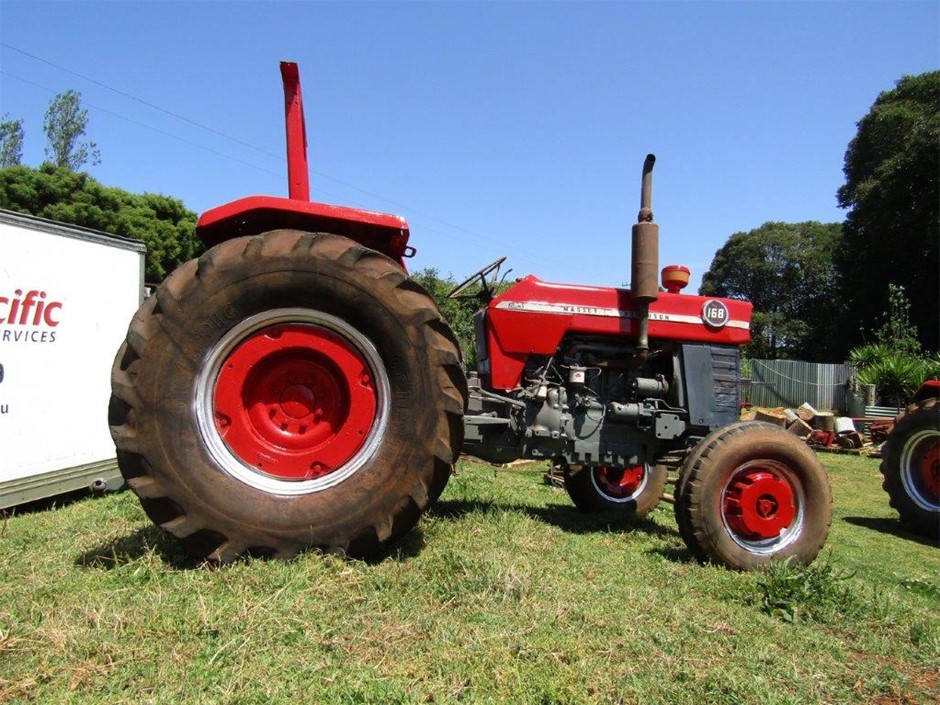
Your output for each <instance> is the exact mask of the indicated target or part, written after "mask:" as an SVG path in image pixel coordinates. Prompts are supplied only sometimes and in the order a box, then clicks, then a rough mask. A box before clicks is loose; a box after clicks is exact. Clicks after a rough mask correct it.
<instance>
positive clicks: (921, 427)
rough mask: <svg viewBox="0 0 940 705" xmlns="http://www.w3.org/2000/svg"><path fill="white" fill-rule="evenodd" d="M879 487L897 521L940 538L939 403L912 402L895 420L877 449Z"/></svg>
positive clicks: (929, 401)
mask: <svg viewBox="0 0 940 705" xmlns="http://www.w3.org/2000/svg"><path fill="white" fill-rule="evenodd" d="M881 455H882V461H881V475H882V477H883V479H884V481H883V483H882V487H883V488H884V490H885V492H887V493H888V497H889V500H890V503H891V506H892V507H894V508H895V509H896V510H897V511H898V514H900V517H901V523H902V524H904V525H905V526H906V527H907V528H909V529H910V530H911V531H913V532H915V533H918V534H921V535H923V536H927V537H930V538H933V539H938V538H940V475H938V471H940V404H938V400H937V399H927V400H925V401H922V402H920V403H918V404H912V405H911V406H910V407H908V409H907V410H906V411H905V413H904V415H903V416H902V417H901V418H900V419H899V420H898V422H897V423H896V424H895V426H894V429H893V430H892V431H891V433H890V434H889V435H888V438H887V440H886V441H885V444H884V447H883V448H882V450H881Z"/></svg>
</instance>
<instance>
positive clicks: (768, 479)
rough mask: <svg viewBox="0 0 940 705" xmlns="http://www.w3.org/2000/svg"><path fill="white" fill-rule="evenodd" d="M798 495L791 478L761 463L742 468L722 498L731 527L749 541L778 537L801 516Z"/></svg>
mask: <svg viewBox="0 0 940 705" xmlns="http://www.w3.org/2000/svg"><path fill="white" fill-rule="evenodd" d="M797 510H798V507H797V497H796V493H795V492H794V489H793V486H792V485H791V484H790V481H789V480H788V479H787V478H786V477H784V476H783V475H781V474H780V473H777V472H776V471H775V470H774V469H773V468H770V467H764V466H761V465H758V466H756V467H747V468H743V469H741V470H739V471H738V472H737V473H736V474H734V475H733V476H732V478H731V481H730V482H729V483H728V486H727V488H726V490H725V493H724V497H723V499H722V511H723V512H724V517H725V522H726V523H727V525H728V527H729V528H730V529H731V530H732V531H733V532H734V533H735V534H737V535H738V536H739V537H740V538H742V539H744V540H747V541H766V540H770V539H776V538H778V537H779V536H780V535H781V533H783V531H784V530H785V529H788V528H789V527H790V526H791V525H792V524H793V521H794V519H795V518H796V516H797Z"/></svg>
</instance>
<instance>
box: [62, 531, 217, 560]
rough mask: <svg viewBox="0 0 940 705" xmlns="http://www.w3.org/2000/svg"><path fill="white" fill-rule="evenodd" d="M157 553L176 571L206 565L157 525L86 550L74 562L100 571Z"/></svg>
mask: <svg viewBox="0 0 940 705" xmlns="http://www.w3.org/2000/svg"><path fill="white" fill-rule="evenodd" d="M151 553H153V554H156V555H157V556H158V557H159V558H160V560H162V561H163V562H164V563H166V564H167V565H169V566H171V567H173V568H177V569H191V568H198V567H200V566H203V565H205V562H204V561H202V560H200V559H198V558H195V557H193V556H191V555H189V554H188V553H186V552H185V551H184V550H183V547H182V546H180V545H179V543H178V542H177V541H175V540H174V539H173V538H171V537H170V536H168V535H167V533H166V532H165V531H163V529H161V528H159V527H158V526H153V525H151V526H147V527H144V528H143V529H138V530H137V531H135V532H134V533H133V534H131V535H130V536H122V537H120V538H117V539H115V540H113V541H110V542H108V543H106V544H102V545H101V546H96V547H95V548H93V549H91V550H90V551H85V553H83V554H82V555H80V556H79V557H78V558H76V559H75V565H77V566H78V567H80V568H99V569H104V570H111V569H112V568H118V567H120V566H124V565H128V564H129V563H133V562H134V561H137V560H139V559H141V558H143V557H144V556H146V555H148V554H151Z"/></svg>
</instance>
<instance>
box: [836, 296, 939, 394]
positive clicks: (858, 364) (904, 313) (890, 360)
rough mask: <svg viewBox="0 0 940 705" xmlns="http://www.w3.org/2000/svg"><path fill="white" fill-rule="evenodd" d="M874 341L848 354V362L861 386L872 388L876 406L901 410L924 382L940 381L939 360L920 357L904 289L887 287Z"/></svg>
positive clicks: (933, 357)
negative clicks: (884, 405) (886, 300)
mask: <svg viewBox="0 0 940 705" xmlns="http://www.w3.org/2000/svg"><path fill="white" fill-rule="evenodd" d="M874 337H875V342H874V343H869V344H867V345H862V346H859V347H857V348H854V349H853V350H852V351H850V353H849V361H850V362H852V363H853V364H854V365H855V368H856V370H857V371H858V381H859V382H860V383H861V384H866V385H867V384H873V385H875V389H876V393H877V395H878V402H879V403H881V404H893V405H895V406H897V407H902V406H904V405H905V404H906V403H907V401H908V400H909V399H910V398H911V396H913V394H914V392H916V391H917V390H918V388H920V385H921V384H923V383H924V381H925V380H928V379H940V356H938V355H937V354H936V353H934V354H933V355H932V356H924V355H922V351H921V345H920V341H919V340H918V335H917V327H916V326H915V325H914V324H913V323H912V322H911V320H910V303H909V302H908V300H907V296H906V295H905V293H904V287H902V286H898V285H895V284H889V285H888V309H887V311H885V312H884V314H883V315H882V316H881V324H880V325H879V327H878V328H877V329H875V331H874Z"/></svg>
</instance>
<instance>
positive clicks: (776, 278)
mask: <svg viewBox="0 0 940 705" xmlns="http://www.w3.org/2000/svg"><path fill="white" fill-rule="evenodd" d="M841 241H842V230H841V226H840V225H839V224H838V223H828V224H823V223H817V222H813V221H810V222H805V223H773V222H771V223H764V224H763V225H762V226H760V227H759V228H757V229H755V230H751V231H749V232H738V233H735V234H733V235H732V236H731V237H730V238H729V239H728V241H727V242H726V243H725V244H724V245H723V246H722V247H721V249H719V250H718V252H716V253H715V257H714V259H713V260H712V264H711V267H710V268H709V270H708V271H707V272H706V273H705V275H704V276H703V277H702V286H701V287H700V289H699V294H701V295H703V296H723V297H729V298H733V299H746V300H748V301H750V302H751V303H752V304H754V315H753V318H752V321H751V343H750V344H749V345H748V346H747V347H746V348H745V349H744V354H745V355H746V356H748V357H757V358H781V357H782V358H791V359H802V360H811V361H826V360H832V359H834V358H837V357H839V356H840V355H842V354H843V353H844V352H845V350H846V349H847V346H846V345H844V342H843V341H841V340H839V339H837V338H835V337H834V336H833V335H832V334H831V328H832V321H833V320H834V319H835V318H836V317H838V315H839V313H840V310H841V304H840V300H839V298H838V296H837V277H836V271H835V266H834V264H833V256H834V254H835V252H836V251H837V250H838V249H839V247H840V243H841Z"/></svg>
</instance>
